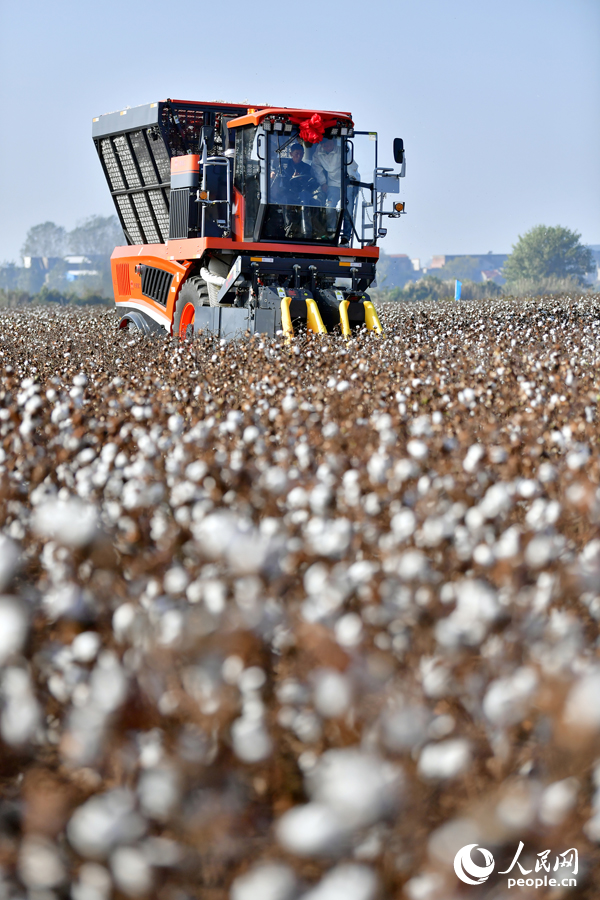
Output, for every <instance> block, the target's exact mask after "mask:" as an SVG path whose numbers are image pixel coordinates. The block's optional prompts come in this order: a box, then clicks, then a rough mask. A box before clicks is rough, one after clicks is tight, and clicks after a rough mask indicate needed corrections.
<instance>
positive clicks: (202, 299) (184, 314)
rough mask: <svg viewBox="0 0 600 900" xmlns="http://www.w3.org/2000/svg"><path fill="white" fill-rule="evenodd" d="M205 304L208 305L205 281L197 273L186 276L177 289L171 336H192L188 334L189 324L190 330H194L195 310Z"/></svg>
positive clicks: (181, 338) (183, 337)
mask: <svg viewBox="0 0 600 900" xmlns="http://www.w3.org/2000/svg"><path fill="white" fill-rule="evenodd" d="M206 305H208V290H207V287H206V282H205V281H204V280H203V279H202V278H199V277H198V276H197V275H193V276H192V277H191V278H188V280H187V281H186V282H185V284H184V285H183V286H182V288H181V290H180V291H179V297H178V298H177V306H176V308H175V316H174V317H173V337H178V338H179V339H180V340H184V339H185V338H186V337H192V336H193V334H190V333H189V331H188V329H189V328H190V326H191V328H192V332H193V330H194V321H195V318H196V310H198V309H199V308H200V307H201V306H206Z"/></svg>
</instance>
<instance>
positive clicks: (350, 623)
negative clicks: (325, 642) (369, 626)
mask: <svg viewBox="0 0 600 900" xmlns="http://www.w3.org/2000/svg"><path fill="white" fill-rule="evenodd" d="M362 631H363V624H362V619H361V617H360V616H359V615H357V614H356V613H346V615H345V616H342V617H341V619H338V621H337V622H336V623H335V637H336V640H337V642H338V644H340V645H341V646H342V647H356V646H358V644H360V642H361V640H362Z"/></svg>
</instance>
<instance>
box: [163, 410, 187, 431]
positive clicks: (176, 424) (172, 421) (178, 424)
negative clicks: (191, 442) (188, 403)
mask: <svg viewBox="0 0 600 900" xmlns="http://www.w3.org/2000/svg"><path fill="white" fill-rule="evenodd" d="M184 424H185V423H184V419H183V416H180V415H179V414H177V413H174V414H173V415H172V416H169V418H168V420H167V425H168V428H169V431H170V432H171V434H181V432H182V431H183V426H184Z"/></svg>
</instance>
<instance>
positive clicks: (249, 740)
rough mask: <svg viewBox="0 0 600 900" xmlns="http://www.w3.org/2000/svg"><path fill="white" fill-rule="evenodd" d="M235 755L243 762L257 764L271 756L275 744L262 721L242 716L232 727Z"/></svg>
mask: <svg viewBox="0 0 600 900" xmlns="http://www.w3.org/2000/svg"><path fill="white" fill-rule="evenodd" d="M231 737H232V741H233V749H234V752H235V755H236V756H237V757H238V759H241V760H242V762H246V763H256V762H260V761H261V760H263V759H267V758H268V757H269V756H270V755H271V751H272V749H273V744H272V741H271V738H270V737H269V734H268V732H267V730H266V728H265V727H264V725H263V723H262V721H261V720H260V719H256V718H248V717H246V716H240V718H239V719H236V720H235V722H234V723H233V725H232V726H231Z"/></svg>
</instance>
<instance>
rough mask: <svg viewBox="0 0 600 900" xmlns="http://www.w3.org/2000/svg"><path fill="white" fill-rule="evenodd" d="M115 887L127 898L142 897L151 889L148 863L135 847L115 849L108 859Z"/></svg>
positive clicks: (150, 870) (151, 878)
mask: <svg viewBox="0 0 600 900" xmlns="http://www.w3.org/2000/svg"><path fill="white" fill-rule="evenodd" d="M110 868H111V871H112V874H113V878H114V880H115V884H116V885H117V887H118V888H119V889H120V890H121V891H123V893H124V894H127V896H128V897H144V896H146V895H147V894H148V893H149V891H150V890H151V888H152V884H153V877H152V869H151V867H150V863H149V862H148V860H147V859H146V856H145V855H144V853H143V852H142V851H141V850H139V849H138V848H137V847H117V849H116V850H115V851H114V853H113V854H112V855H111V858H110Z"/></svg>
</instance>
